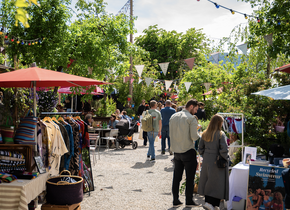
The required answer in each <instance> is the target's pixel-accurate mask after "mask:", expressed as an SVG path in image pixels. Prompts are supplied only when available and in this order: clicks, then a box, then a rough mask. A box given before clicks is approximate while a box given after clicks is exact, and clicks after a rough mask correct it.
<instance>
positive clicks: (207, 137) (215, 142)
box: [197, 114, 229, 210]
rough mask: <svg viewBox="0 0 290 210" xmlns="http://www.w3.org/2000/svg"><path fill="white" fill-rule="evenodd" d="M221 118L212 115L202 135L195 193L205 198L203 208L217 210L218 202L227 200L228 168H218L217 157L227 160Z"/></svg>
mask: <svg viewBox="0 0 290 210" xmlns="http://www.w3.org/2000/svg"><path fill="white" fill-rule="evenodd" d="M223 121H224V119H223V117H222V116H220V115H218V114H216V115H214V116H213V117H212V118H211V120H210V122H209V125H208V127H207V129H206V130H205V131H204V132H203V133H202V135H201V139H200V142H199V149H198V152H199V154H200V155H202V157H203V163H202V170H201V174H200V179H199V184H198V190H197V193H198V194H200V195H204V196H205V205H204V208H206V209H208V210H214V209H216V210H217V209H219V205H220V200H221V199H225V200H228V199H229V168H228V164H227V166H226V167H225V168H218V166H217V165H216V159H217V156H218V155H220V156H222V158H224V159H226V160H228V145H227V142H226V139H227V138H226V135H225V133H224V132H222V131H221V129H222V124H223Z"/></svg>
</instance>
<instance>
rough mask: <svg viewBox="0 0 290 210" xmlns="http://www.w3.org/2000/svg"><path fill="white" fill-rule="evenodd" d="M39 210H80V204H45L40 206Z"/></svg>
mask: <svg viewBox="0 0 290 210" xmlns="http://www.w3.org/2000/svg"><path fill="white" fill-rule="evenodd" d="M41 210H81V203H76V204H72V205H52V204H48V203H45V204H43V205H42V206H41Z"/></svg>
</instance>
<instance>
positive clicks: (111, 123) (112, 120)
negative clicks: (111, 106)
mask: <svg viewBox="0 0 290 210" xmlns="http://www.w3.org/2000/svg"><path fill="white" fill-rule="evenodd" d="M116 118H117V117H116V115H115V114H112V115H111V117H110V121H109V126H110V128H113V129H116V124H117V123H118V122H119V120H116Z"/></svg>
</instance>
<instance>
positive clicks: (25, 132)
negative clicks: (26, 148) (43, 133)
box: [14, 109, 37, 145]
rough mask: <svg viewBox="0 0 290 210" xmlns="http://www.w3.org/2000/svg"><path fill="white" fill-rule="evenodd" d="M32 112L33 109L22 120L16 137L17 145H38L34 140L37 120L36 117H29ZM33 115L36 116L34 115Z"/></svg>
mask: <svg viewBox="0 0 290 210" xmlns="http://www.w3.org/2000/svg"><path fill="white" fill-rule="evenodd" d="M30 111H31V109H30V110H29V111H28V113H27V115H26V116H25V117H24V118H22V119H21V120H20V123H19V126H18V128H17V130H16V134H15V137H14V141H15V143H16V144H30V145H35V144H36V143H35V140H34V132H35V127H36V124H37V118H36V117H35V116H28V115H29V113H30ZM33 115H35V114H34V113H33Z"/></svg>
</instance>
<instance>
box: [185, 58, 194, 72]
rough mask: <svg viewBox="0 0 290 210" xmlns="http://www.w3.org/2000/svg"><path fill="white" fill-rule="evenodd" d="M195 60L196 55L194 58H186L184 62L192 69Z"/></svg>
mask: <svg viewBox="0 0 290 210" xmlns="http://www.w3.org/2000/svg"><path fill="white" fill-rule="evenodd" d="M194 60H195V57H194V58H187V59H184V62H185V63H186V64H187V65H188V67H189V68H190V70H191V69H192V68H193V65H194Z"/></svg>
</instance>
